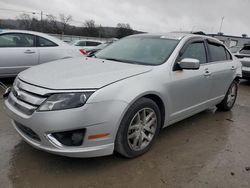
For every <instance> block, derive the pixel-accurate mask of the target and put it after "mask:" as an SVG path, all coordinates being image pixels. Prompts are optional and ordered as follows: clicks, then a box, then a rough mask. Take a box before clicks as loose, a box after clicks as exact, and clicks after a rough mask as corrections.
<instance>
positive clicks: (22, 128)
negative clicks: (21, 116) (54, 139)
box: [15, 122, 41, 141]
mask: <svg viewBox="0 0 250 188" xmlns="http://www.w3.org/2000/svg"><path fill="white" fill-rule="evenodd" d="M15 124H16V126H17V128H18V129H19V130H20V131H21V132H22V133H24V134H25V135H26V136H28V137H30V138H32V139H34V140H36V141H41V139H40V137H39V136H38V135H37V134H36V133H35V132H34V131H33V130H32V129H30V128H28V127H25V126H23V125H22V124H20V123H17V122H15Z"/></svg>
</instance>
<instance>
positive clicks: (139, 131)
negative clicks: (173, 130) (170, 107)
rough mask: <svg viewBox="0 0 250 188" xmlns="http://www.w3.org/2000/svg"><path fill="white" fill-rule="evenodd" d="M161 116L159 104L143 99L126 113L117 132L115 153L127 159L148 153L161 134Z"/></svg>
mask: <svg viewBox="0 0 250 188" xmlns="http://www.w3.org/2000/svg"><path fill="white" fill-rule="evenodd" d="M160 126H161V115H160V110H159V107H158V106H157V104H156V103H155V102H154V101H153V100H151V99H148V98H141V99H139V100H137V101H136V102H135V103H134V104H132V105H131V106H130V107H129V109H128V110H127V112H126V113H125V115H124V117H123V119H122V121H121V124H120V127H119V129H118V132H117V136H116V141H115V151H116V152H118V153H119V154H121V155H122V156H124V157H126V158H135V157H138V156H140V155H142V154H144V153H145V152H147V151H148V150H149V149H150V147H151V146H152V144H153V142H154V140H155V139H156V137H157V136H158V134H159V131H160Z"/></svg>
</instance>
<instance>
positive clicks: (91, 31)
mask: <svg viewBox="0 0 250 188" xmlns="http://www.w3.org/2000/svg"><path fill="white" fill-rule="evenodd" d="M83 32H84V34H85V35H87V36H92V37H98V35H99V32H98V28H97V27H96V24H95V21H94V20H86V21H85V22H84V25H83Z"/></svg>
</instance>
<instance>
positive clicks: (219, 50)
mask: <svg viewBox="0 0 250 188" xmlns="http://www.w3.org/2000/svg"><path fill="white" fill-rule="evenodd" d="M208 48H209V51H210V56H211V62H216V61H226V60H228V59H230V57H229V58H228V57H227V56H228V55H229V54H227V53H226V49H225V47H224V46H222V45H219V44H213V43H208Z"/></svg>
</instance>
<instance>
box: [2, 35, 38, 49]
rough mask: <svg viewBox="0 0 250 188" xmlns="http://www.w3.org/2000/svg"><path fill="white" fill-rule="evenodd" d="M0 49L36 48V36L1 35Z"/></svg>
mask: <svg viewBox="0 0 250 188" xmlns="http://www.w3.org/2000/svg"><path fill="white" fill-rule="evenodd" d="M0 47H35V36H33V35H29V34H22V33H10V34H3V35H0Z"/></svg>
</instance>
